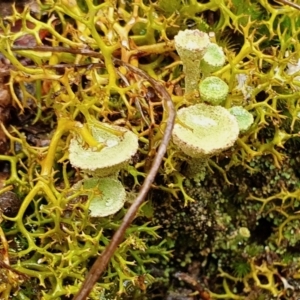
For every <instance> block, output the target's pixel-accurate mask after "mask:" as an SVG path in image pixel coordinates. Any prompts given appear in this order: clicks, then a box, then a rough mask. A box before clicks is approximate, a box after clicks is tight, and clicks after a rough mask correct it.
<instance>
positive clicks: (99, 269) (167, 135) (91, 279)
mask: <svg viewBox="0 0 300 300" xmlns="http://www.w3.org/2000/svg"><path fill="white" fill-rule="evenodd" d="M12 50H14V51H17V50H36V51H52V52H69V53H75V54H83V55H89V56H93V57H98V58H101V59H103V56H102V55H101V54H100V53H97V52H94V51H90V50H82V49H70V48H65V47H55V48H52V47H44V46H35V47H13V48H12ZM113 62H114V63H115V64H116V65H119V66H124V67H126V68H127V69H128V70H130V71H131V72H134V73H135V74H137V75H139V76H140V77H143V78H144V79H146V80H147V81H148V82H149V83H150V84H151V85H152V87H153V88H154V90H155V91H156V93H157V94H159V95H160V97H161V98H162V99H163V103H164V106H165V109H166V111H167V113H168V117H167V122H166V128H165V132H164V134H163V137H162V140H161V144H160V146H159V148H158V151H157V153H156V155H155V157H154V159H153V163H152V166H151V169H150V171H149V173H148V175H147V176H146V178H145V181H144V183H143V185H142V187H141V189H140V192H139V194H138V196H137V198H136V199H135V200H134V202H133V203H132V205H131V206H130V208H129V209H128V211H127V213H126V215H125V217H124V219H123V221H122V223H121V225H120V227H119V228H118V230H117V231H116V232H115V234H114V235H113V237H112V239H111V241H110V243H109V245H108V246H107V247H106V248H105V250H104V251H103V252H102V254H101V255H100V256H99V257H98V258H97V260H96V261H95V262H94V264H93V266H92V268H91V270H90V271H89V273H88V274H87V276H86V278H85V281H84V282H83V284H82V286H81V289H80V290H79V292H78V294H77V295H75V297H74V298H73V300H85V299H86V298H87V297H88V295H89V294H90V292H91V290H92V289H93V287H94V285H95V283H96V282H97V280H98V279H99V277H100V276H101V275H102V273H103V272H104V271H105V269H106V267H107V265H108V263H109V261H110V259H111V257H112V256H113V255H114V253H115V251H116V249H117V247H118V246H119V244H120V243H121V242H122V240H123V238H124V234H125V231H126V229H127V228H128V227H129V226H130V224H131V222H132V221H133V219H134V217H135V215H136V213H137V211H138V209H139V207H140V206H141V204H142V203H143V201H144V199H145V197H146V195H147V193H148V191H149V189H150V187H151V184H152V183H153V181H154V178H155V176H156V174H157V172H158V169H159V167H160V165H161V162H162V160H163V157H164V155H165V153H166V151H167V147H168V144H169V141H170V139H171V136H172V130H173V126H174V122H175V116H176V111H175V107H174V105H173V101H172V99H171V97H170V95H169V93H168V91H167V90H166V89H165V87H164V86H163V85H162V84H161V83H160V82H158V81H156V80H154V79H153V78H152V77H150V76H149V75H148V74H147V73H145V72H144V71H142V70H140V69H138V68H136V67H134V66H131V65H130V64H128V63H125V62H123V61H121V60H119V59H116V58H113Z"/></svg>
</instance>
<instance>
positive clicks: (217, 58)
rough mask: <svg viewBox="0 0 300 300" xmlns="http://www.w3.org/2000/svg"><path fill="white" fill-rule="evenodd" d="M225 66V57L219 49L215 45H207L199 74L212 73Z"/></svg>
mask: <svg viewBox="0 0 300 300" xmlns="http://www.w3.org/2000/svg"><path fill="white" fill-rule="evenodd" d="M224 64H225V55H224V52H223V50H222V48H221V47H219V46H218V45H216V44H210V45H208V47H207V49H206V52H205V54H204V56H203V58H202V60H201V62H200V69H201V72H202V73H204V74H209V73H213V72H215V71H218V70H219V69H221V68H222V67H223V66H224Z"/></svg>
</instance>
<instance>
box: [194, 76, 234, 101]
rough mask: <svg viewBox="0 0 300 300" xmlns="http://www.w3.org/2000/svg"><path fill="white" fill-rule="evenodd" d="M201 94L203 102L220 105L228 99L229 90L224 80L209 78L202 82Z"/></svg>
mask: <svg viewBox="0 0 300 300" xmlns="http://www.w3.org/2000/svg"><path fill="white" fill-rule="evenodd" d="M199 92H200V97H201V99H202V100H203V101H205V102H207V103H209V104H212V105H219V104H220V103H222V102H223V101H224V100H225V99H226V98H227V95H228V92H229V88H228V85H227V83H226V82H224V81H223V80H222V79H220V78H218V77H216V76H209V77H206V78H205V79H204V80H202V81H201V82H200V84H199Z"/></svg>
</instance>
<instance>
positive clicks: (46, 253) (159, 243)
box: [0, 0, 300, 300]
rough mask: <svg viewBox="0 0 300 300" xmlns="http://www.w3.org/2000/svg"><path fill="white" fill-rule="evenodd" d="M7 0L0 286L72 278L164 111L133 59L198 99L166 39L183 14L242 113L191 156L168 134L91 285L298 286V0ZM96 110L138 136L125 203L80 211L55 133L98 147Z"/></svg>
mask: <svg viewBox="0 0 300 300" xmlns="http://www.w3.org/2000/svg"><path fill="white" fill-rule="evenodd" d="M7 4H8V6H6V7H5V8H3V9H2V13H0V14H2V15H1V16H2V18H1V21H0V37H1V38H0V54H1V57H0V59H1V60H0V65H1V69H0V112H1V114H0V121H1V123H0V208H1V211H2V214H1V216H2V217H1V230H0V238H1V256H0V258H1V259H0V279H1V283H0V298H1V299H45V300H47V299H62V300H64V299H72V298H73V297H74V296H75V295H76V294H77V293H78V291H79V289H80V287H81V286H82V283H83V281H84V278H85V277H86V275H87V273H88V271H89V270H90V269H91V267H92V265H93V263H94V261H95V259H96V258H97V257H98V255H99V254H101V253H103V251H104V249H105V248H106V247H107V245H108V244H109V242H110V241H111V239H112V237H113V234H114V232H115V231H116V230H117V229H118V228H119V226H120V224H121V223H122V220H123V218H124V216H125V215H126V212H127V211H128V209H129V207H130V205H131V203H133V201H134V199H135V197H136V196H137V195H138V193H139V191H140V188H141V186H142V184H143V181H144V179H145V177H146V176H147V174H149V172H150V170H151V164H152V162H153V159H154V157H155V155H156V154H157V151H158V147H159V145H160V143H161V140H162V139H163V138H164V134H165V131H166V126H167V125H168V116H169V111H168V107H167V106H166V103H165V102H164V99H162V98H161V97H160V96H161V95H160V94H159V93H157V90H156V89H155V88H153V84H152V83H153V82H152V83H151V82H150V81H149V80H147V78H145V77H142V76H141V74H144V73H145V74H147V75H148V76H150V77H152V78H153V79H154V80H155V82H159V84H161V85H163V86H164V88H165V89H166V90H167V92H168V94H169V95H170V96H171V98H172V101H173V103H174V105H175V107H176V109H180V108H183V107H188V106H191V105H193V104H194V103H195V102H199V101H200V102H201V96H200V95H199V92H198V91H194V92H193V91H192V92H189V93H185V88H184V87H185V74H184V72H183V69H184V68H183V65H182V62H181V60H180V57H179V56H178V54H177V52H176V50H175V46H174V36H176V34H178V32H179V31H180V30H185V29H190V30H194V29H198V30H200V31H203V32H207V33H209V32H214V35H211V38H212V42H214V43H216V44H217V45H219V46H220V47H223V51H224V53H225V55H226V62H225V65H224V66H223V67H222V68H221V69H220V70H218V71H215V72H214V73H213V76H216V77H218V78H220V79H222V80H223V81H224V82H226V83H227V85H228V88H229V95H228V96H227V98H226V100H225V101H224V102H222V103H221V105H222V106H223V107H224V108H226V109H230V108H232V107H233V106H240V107H243V108H244V109H245V110H246V111H248V112H249V113H251V114H252V115H253V119H254V122H253V124H252V125H251V126H250V128H247V130H245V131H244V132H242V133H241V134H240V135H239V138H238V140H237V141H236V143H235V144H234V146H233V147H231V148H230V149H227V150H226V151H223V152H222V153H220V154H218V155H217V156H214V157H210V158H208V159H207V161H206V164H205V165H203V164H200V166H199V168H198V169H197V166H194V168H191V166H190V165H189V162H190V161H189V158H188V157H186V156H185V154H184V153H182V152H181V151H180V150H179V149H178V148H177V147H176V146H175V145H174V144H173V142H172V141H171V142H170V143H169V144H168V147H167V149H166V154H165V156H164V159H163V161H162V163H161V165H160V168H159V170H158V174H157V176H156V178H155V181H154V183H153V184H152V186H151V191H150V193H149V194H148V196H147V198H146V202H145V203H144V204H143V205H142V206H141V208H140V209H139V211H138V214H137V215H136V217H135V219H134V220H133V223H132V224H131V225H130V227H129V228H128V229H127V231H126V233H125V238H124V239H123V241H122V242H121V244H120V245H119V246H118V247H117V250H116V252H115V253H114V255H113V257H112V258H111V260H110V262H109V264H108V267H107V269H106V271H105V272H104V274H103V275H102V277H101V278H100V279H99V280H98V281H97V283H96V284H95V286H94V288H93V291H92V292H91V293H90V295H89V299H164V298H167V297H169V298H168V299H178V298H179V297H181V298H180V299H205V300H208V299H242V300H251V299H297V298H299V297H300V288H299V286H300V281H299V278H300V257H299V253H300V252H299V248H300V242H299V239H300V235H299V223H300V214H299V195H300V180H299V177H300V173H299V165H300V160H299V144H300V142H299V141H300V140H299V137H300V135H299V131H300V103H299V96H300V90H299V86H300V80H299V76H300V75H299V73H300V67H299V63H300V60H299V59H300V58H299V53H300V43H299V30H300V29H299V23H300V21H299V20H300V19H299V17H300V10H299V4H298V3H297V1H291V2H289V1H278V2H276V1H267V0H256V1H250V0H249V1H247V0H220V1H214V0H210V1H196V0H184V1H183V0H182V1H167V0H158V1H146V0H144V1H142V0H135V1H100V0H94V1H92V0H77V1H76V0H45V1H37V2H36V1H31V2H30V3H29V4H30V5H27V6H23V5H22V3H21V2H18V1H17V3H16V5H15V6H12V3H10V2H8V3H7ZM117 59H119V61H120V62H121V63H117V62H118V61H117ZM126 65H130V66H132V67H135V68H137V69H138V70H141V71H142V72H143V73H139V72H138V71H137V72H134V70H135V69H130V68H128V67H126ZM199 67H200V66H199ZM202 79H203V78H201V79H200V80H202ZM103 123H106V124H112V125H117V126H122V127H125V128H127V129H128V130H130V131H132V132H133V133H134V134H135V135H136V136H137V137H138V140H139V149H138V152H137V153H136V154H135V155H134V156H133V157H132V158H131V161H130V163H129V164H128V165H127V166H126V167H125V168H123V169H122V170H121V171H120V173H118V175H116V176H115V178H117V179H118V180H120V181H121V183H122V185H123V186H124V188H125V190H126V192H127V201H126V203H125V204H124V207H123V208H122V209H121V210H119V211H118V212H117V213H115V214H112V215H109V216H106V217H102V218H94V217H92V216H91V214H90V213H89V203H90V201H91V199H90V198H89V197H86V196H80V195H81V194H82V193H81V194H80V191H78V193H74V190H73V189H72V186H73V185H74V184H76V183H77V182H79V181H80V180H83V179H87V178H88V177H91V175H90V174H89V173H88V172H85V171H83V170H81V169H80V168H75V167H74V166H72V165H71V164H70V162H69V151H68V149H69V144H70V141H71V140H72V139H74V138H75V139H76V138H77V139H78V140H80V141H81V143H82V147H86V149H88V148H89V149H93V151H101V149H102V148H103V147H106V146H107V145H105V144H101V143H100V142H99V141H95V139H94V138H93V136H92V134H91V128H92V127H93V126H102V127H103ZM166 124H167V125H166ZM114 134H116V135H118V134H120V132H114ZM93 193H96V191H95V190H91V191H88V192H87V191H84V194H93ZM97 193H99V191H97ZM100 193H101V191H100ZM184 297H185V298H184Z"/></svg>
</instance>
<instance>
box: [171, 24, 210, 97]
mask: <svg viewBox="0 0 300 300" xmlns="http://www.w3.org/2000/svg"><path fill="white" fill-rule="evenodd" d="M174 41H175V47H176V50H177V52H178V54H179V56H180V58H181V60H182V63H183V71H184V73H185V94H186V95H187V94H189V93H192V92H194V91H196V90H197V86H198V83H199V80H200V61H201V59H202V57H203V55H204V53H205V51H206V48H207V47H208V45H209V44H210V40H209V36H208V34H207V33H205V32H202V31H199V30H189V29H186V30H184V31H179V33H178V34H177V35H176V36H175V37H174Z"/></svg>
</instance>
